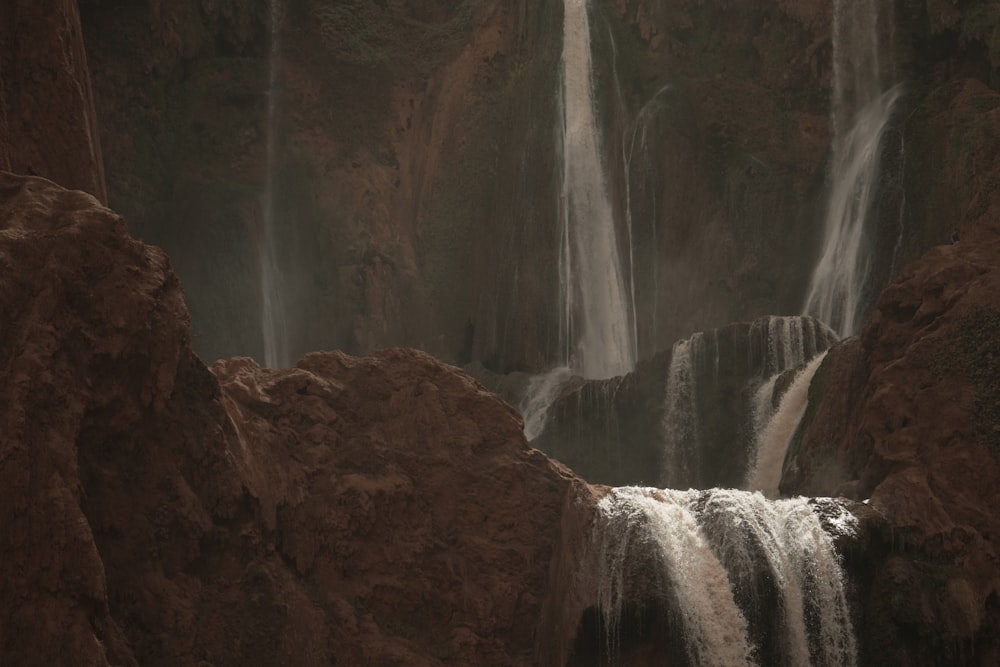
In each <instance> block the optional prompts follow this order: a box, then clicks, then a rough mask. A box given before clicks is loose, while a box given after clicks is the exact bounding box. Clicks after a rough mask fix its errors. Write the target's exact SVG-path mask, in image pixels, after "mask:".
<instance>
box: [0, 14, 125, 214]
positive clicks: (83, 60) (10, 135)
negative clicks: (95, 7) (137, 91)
mask: <svg viewBox="0 0 1000 667" xmlns="http://www.w3.org/2000/svg"><path fill="white" fill-rule="evenodd" d="M0 169H4V170H10V171H14V172H18V173H23V174H35V175H37V176H44V177H45V178H49V179H52V180H53V181H55V182H57V183H59V184H61V185H62V186H63V187H67V188H72V189H79V190H83V191H85V192H89V193H90V194H92V195H93V196H95V197H97V198H98V199H99V200H100V201H102V202H105V203H106V202H107V191H106V188H105V184H104V162H103V158H102V155H101V142H100V138H99V132H98V119H97V116H96V114H95V113H94V98H93V93H92V92H91V85H90V70H89V69H88V67H87V55H86V52H85V50H84V45H83V32H82V30H81V27H80V14H79V11H78V10H77V4H76V2H75V0H37V1H36V0H9V1H8V2H4V3H3V6H2V7H0Z"/></svg>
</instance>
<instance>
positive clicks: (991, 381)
mask: <svg viewBox="0 0 1000 667" xmlns="http://www.w3.org/2000/svg"><path fill="white" fill-rule="evenodd" d="M960 339H961V340H960V344H961V347H962V351H963V353H964V357H965V370H966V373H967V374H968V377H969V379H970V380H971V381H972V384H973V387H974V388H975V392H976V393H975V407H974V410H975V419H976V431H977V434H978V435H979V436H980V437H981V438H983V440H984V441H985V442H986V443H987V444H988V445H990V447H992V448H993V450H994V452H996V453H998V454H1000V311H996V310H980V311H977V312H975V313H973V314H972V315H970V316H968V317H966V318H965V319H964V320H963V321H962V324H961V334H960Z"/></svg>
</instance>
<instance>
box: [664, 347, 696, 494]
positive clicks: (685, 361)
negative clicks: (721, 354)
mask: <svg viewBox="0 0 1000 667" xmlns="http://www.w3.org/2000/svg"><path fill="white" fill-rule="evenodd" d="M704 338H705V337H704V334H701V333H696V334H695V335H693V336H691V338H690V339H688V340H681V341H677V342H676V343H674V348H673V350H672V351H671V353H670V370H669V371H668V375H667V392H666V399H665V405H664V406H663V422H662V424H663V442H664V453H663V454H664V455H663V470H662V477H661V479H662V480H664V483H665V484H666V485H667V486H671V487H675V488H676V487H679V486H686V485H690V484H691V483H692V482H693V480H692V473H693V471H695V470H697V469H698V467H699V466H698V458H699V457H698V454H699V450H700V448H701V433H700V431H701V429H700V420H701V417H700V415H699V410H698V374H697V360H698V355H699V352H701V350H702V347H703V346H704Z"/></svg>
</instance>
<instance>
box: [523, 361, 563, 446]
mask: <svg viewBox="0 0 1000 667" xmlns="http://www.w3.org/2000/svg"><path fill="white" fill-rule="evenodd" d="M572 376H573V374H572V372H571V371H570V369H568V368H566V367H565V366H561V367H559V368H555V369H553V370H551V371H549V372H548V373H543V374H542V375H536V376H534V377H532V378H531V380H529V381H528V388H527V391H526V392H525V394H524V398H522V399H521V402H520V403H519V404H518V409H519V410H520V411H521V415H522V416H523V417H524V437H525V438H526V439H527V440H529V441H530V440H534V439H535V438H537V437H538V436H540V435H541V434H542V431H544V430H545V424H546V421H547V417H548V412H549V407H551V406H552V403H553V401H555V399H556V398H557V397H558V396H559V392H560V390H561V389H562V388H563V385H564V384H565V383H566V381H567V380H569V379H570V378H571V377H572Z"/></svg>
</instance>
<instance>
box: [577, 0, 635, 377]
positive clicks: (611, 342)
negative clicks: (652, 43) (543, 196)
mask: <svg viewBox="0 0 1000 667" xmlns="http://www.w3.org/2000/svg"><path fill="white" fill-rule="evenodd" d="M563 21H564V22H563V52H562V65H563V82H562V83H563V90H562V92H563V97H562V102H563V128H562V129H563V154H562V167H563V174H562V192H561V198H560V209H561V218H562V219H561V225H562V233H561V250H560V259H559V274H560V282H561V287H562V309H561V310H562V313H561V321H560V330H561V334H562V339H563V350H564V355H565V356H566V365H568V366H570V367H572V368H573V369H574V370H576V371H578V372H579V373H580V374H581V375H583V377H585V378H588V379H603V378H609V377H614V376H617V375H624V374H625V373H628V372H629V371H631V370H632V368H633V367H634V366H635V333H634V331H633V328H634V327H633V321H632V319H631V317H630V311H631V308H632V306H631V304H630V301H629V297H628V295H629V291H628V290H627V289H626V280H625V279H624V277H623V269H622V260H621V255H620V253H619V250H618V241H617V238H616V232H615V220H614V212H613V209H612V206H611V201H610V199H609V195H608V187H607V183H606V180H605V176H604V169H603V164H602V160H601V153H600V149H599V141H598V133H597V125H596V121H595V114H594V103H593V89H592V82H591V61H590V23H589V18H588V16H587V5H586V0H565V2H564V19H563Z"/></svg>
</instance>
